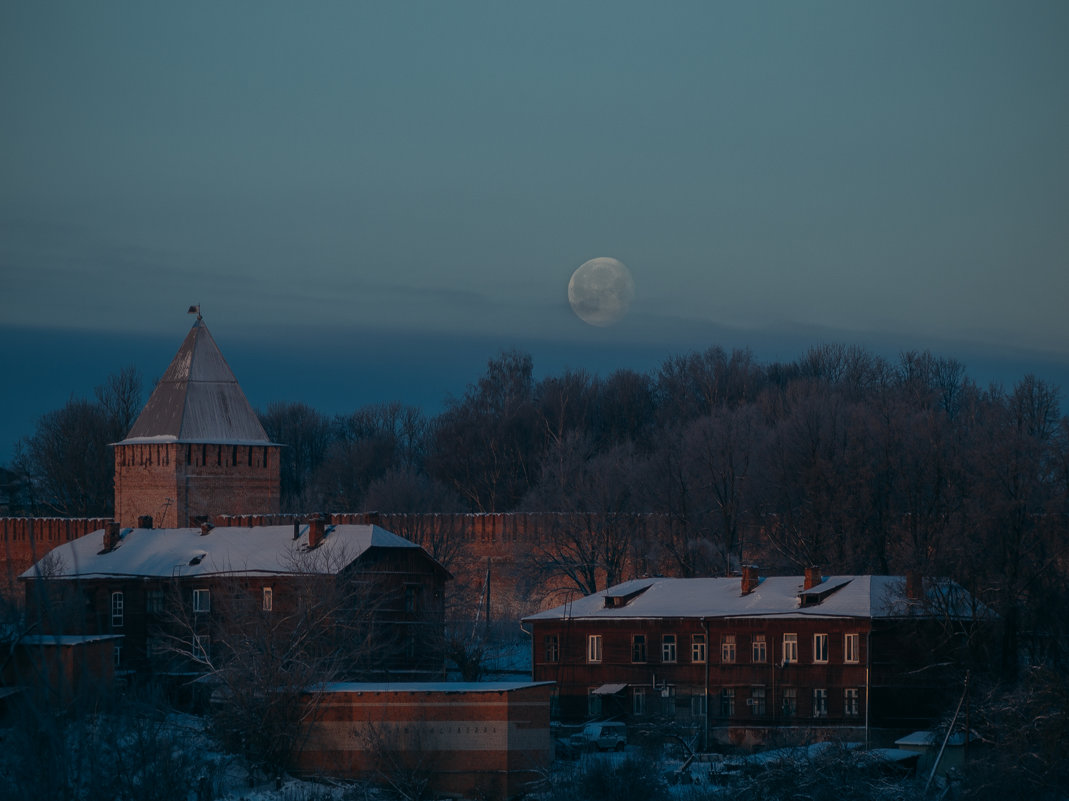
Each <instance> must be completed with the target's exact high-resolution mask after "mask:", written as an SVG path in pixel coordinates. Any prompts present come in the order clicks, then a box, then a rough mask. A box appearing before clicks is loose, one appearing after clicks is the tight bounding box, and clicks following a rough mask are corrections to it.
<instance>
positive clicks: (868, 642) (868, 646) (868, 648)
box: [865, 620, 872, 751]
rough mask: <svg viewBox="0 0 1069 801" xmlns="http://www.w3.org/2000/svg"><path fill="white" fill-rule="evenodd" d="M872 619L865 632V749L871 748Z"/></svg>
mask: <svg viewBox="0 0 1069 801" xmlns="http://www.w3.org/2000/svg"><path fill="white" fill-rule="evenodd" d="M871 670H872V621H871V620H870V621H869V630H868V631H866V632H865V750H866V751H868V750H869V693H870V688H871V686H872V679H871Z"/></svg>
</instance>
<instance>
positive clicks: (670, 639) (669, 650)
mask: <svg viewBox="0 0 1069 801" xmlns="http://www.w3.org/2000/svg"><path fill="white" fill-rule="evenodd" d="M678 658H679V640H678V639H677V638H676V635H675V634H662V635H661V662H662V663H664V664H666V665H672V664H675V663H676V662H677V661H678Z"/></svg>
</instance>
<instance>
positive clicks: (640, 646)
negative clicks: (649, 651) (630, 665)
mask: <svg viewBox="0 0 1069 801" xmlns="http://www.w3.org/2000/svg"><path fill="white" fill-rule="evenodd" d="M631 661H632V662H645V661H646V635H645V634H635V635H633V636H632V637H631Z"/></svg>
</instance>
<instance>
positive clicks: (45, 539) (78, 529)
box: [0, 517, 111, 602]
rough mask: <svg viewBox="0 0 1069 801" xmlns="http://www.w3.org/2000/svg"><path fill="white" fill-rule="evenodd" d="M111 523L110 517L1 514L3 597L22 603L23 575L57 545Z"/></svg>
mask: <svg viewBox="0 0 1069 801" xmlns="http://www.w3.org/2000/svg"><path fill="white" fill-rule="evenodd" d="M110 522H111V519H110V518H107V517H84V518H69V517H0V597H3V598H4V599H6V600H9V601H13V602H21V599H22V595H23V593H22V588H21V587H20V586H19V582H18V576H19V574H21V573H23V572H25V571H26V570H28V569H29V568H30V567H32V566H33V565H34V563H36V562H37V561H38V560H39V559H41V557H43V556H45V555H46V554H47V553H48V552H49V551H51V550H52V549H53V548H55V547H57V546H59V545H62V544H63V543H65V542H70V541H71V540H76V539H78V538H79V537H83V536H85V535H86V534H90V533H92V532H94V531H99V530H100V529H102V528H104V526H106V525H107V524H108V523H110Z"/></svg>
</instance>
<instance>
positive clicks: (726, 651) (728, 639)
mask: <svg viewBox="0 0 1069 801" xmlns="http://www.w3.org/2000/svg"><path fill="white" fill-rule="evenodd" d="M720 661H721V662H734V661H735V635H734V634H725V635H724V638H723V639H722V640H721V641H720Z"/></svg>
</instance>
